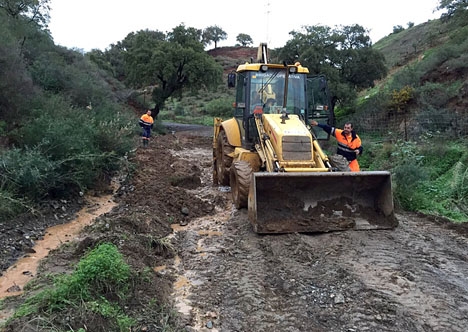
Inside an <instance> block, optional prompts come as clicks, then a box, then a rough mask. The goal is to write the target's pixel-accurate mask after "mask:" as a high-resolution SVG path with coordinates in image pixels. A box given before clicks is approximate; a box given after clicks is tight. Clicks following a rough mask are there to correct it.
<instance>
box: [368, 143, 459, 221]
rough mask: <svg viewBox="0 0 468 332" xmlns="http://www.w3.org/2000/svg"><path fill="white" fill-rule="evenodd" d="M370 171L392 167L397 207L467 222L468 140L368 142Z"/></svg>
mask: <svg viewBox="0 0 468 332" xmlns="http://www.w3.org/2000/svg"><path fill="white" fill-rule="evenodd" d="M364 144H365V146H366V147H367V149H366V152H365V154H364V155H363V156H362V158H361V159H360V163H361V165H362V167H363V168H365V169H368V170H382V169H387V170H391V172H392V177H393V192H394V199H395V203H396V204H397V207H399V208H400V209H404V210H408V211H419V212H423V213H427V214H431V215H438V216H443V217H446V218H449V219H452V220H454V221H458V222H464V221H467V216H468V209H467V208H466V207H467V206H468V142H466V141H453V142H450V143H447V142H444V141H440V140H439V141H436V140H426V141H425V142H414V141H404V140H399V141H396V142H395V143H390V142H387V143H372V142H365V143H364Z"/></svg>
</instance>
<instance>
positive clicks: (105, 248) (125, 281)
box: [14, 243, 135, 332]
mask: <svg viewBox="0 0 468 332" xmlns="http://www.w3.org/2000/svg"><path fill="white" fill-rule="evenodd" d="M130 278H131V270H130V267H129V266H128V265H127V264H126V263H125V262H124V260H123V257H122V256H121V254H120V253H119V252H118V250H117V248H116V247H115V246H114V245H112V244H107V243H104V244H101V245H100V246H98V247H97V248H95V249H94V250H92V251H91V252H89V253H88V254H87V255H86V256H85V257H84V258H83V259H82V260H81V261H80V262H79V264H78V266H77V267H76V269H75V271H74V272H73V273H72V274H71V275H64V276H61V277H58V278H57V279H56V280H55V283H54V286H53V288H50V289H46V290H44V291H41V292H39V293H38V294H36V295H34V296H32V297H30V298H29V299H28V300H27V301H26V302H25V303H24V304H23V305H22V306H21V307H20V308H19V309H18V310H17V312H16V313H15V316H14V317H15V318H21V317H25V316H29V317H36V318H37V317H38V316H40V317H42V320H43V321H44V322H47V325H49V326H53V325H55V326H58V325H61V324H60V322H54V313H55V312H57V311H67V312H68V313H69V314H70V315H73V316H75V315H76V317H83V318H85V320H84V321H81V322H76V323H75V322H70V323H71V324H73V325H78V326H74V327H73V328H74V329H75V330H76V329H78V328H84V327H86V325H87V323H88V322H87V321H86V320H87V319H90V318H89V317H94V316H98V317H99V316H100V317H102V318H103V319H105V321H106V324H107V328H108V330H109V331H122V332H123V331H128V330H129V329H130V328H131V327H132V326H133V325H134V324H135V321H134V320H133V319H131V318H130V317H129V316H128V315H126V314H125V312H124V308H123V307H122V306H119V305H118V304H117V303H118V302H121V303H124V301H125V299H127V298H128V297H129V296H130V294H131V293H130V288H129V287H130V282H129V281H130ZM116 300H117V301H116ZM93 319H98V318H97V317H94V318H93Z"/></svg>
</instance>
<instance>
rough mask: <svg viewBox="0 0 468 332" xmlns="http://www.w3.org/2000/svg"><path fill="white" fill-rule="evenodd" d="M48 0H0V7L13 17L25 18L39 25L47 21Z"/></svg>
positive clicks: (43, 24) (45, 23)
mask: <svg viewBox="0 0 468 332" xmlns="http://www.w3.org/2000/svg"><path fill="white" fill-rule="evenodd" d="M49 1H50V0H0V9H2V10H4V11H5V12H6V13H7V14H8V15H9V16H11V17H14V18H20V17H23V18H27V19H29V20H30V21H33V22H35V23H37V24H38V25H39V26H42V27H47V25H48V23H49V19H50V16H49V11H50V6H49Z"/></svg>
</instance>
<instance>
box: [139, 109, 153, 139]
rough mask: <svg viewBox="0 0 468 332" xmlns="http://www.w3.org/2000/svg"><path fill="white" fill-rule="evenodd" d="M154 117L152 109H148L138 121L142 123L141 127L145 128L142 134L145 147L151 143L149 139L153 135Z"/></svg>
mask: <svg viewBox="0 0 468 332" xmlns="http://www.w3.org/2000/svg"><path fill="white" fill-rule="evenodd" d="M153 123H154V120H153V117H152V116H151V110H148V111H146V113H145V114H143V115H142V116H141V118H140V120H139V121H138V124H139V125H140V127H141V128H143V134H142V142H143V147H147V146H148V143H149V139H150V137H151V129H152V128H153Z"/></svg>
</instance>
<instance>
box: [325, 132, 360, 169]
mask: <svg viewBox="0 0 468 332" xmlns="http://www.w3.org/2000/svg"><path fill="white" fill-rule="evenodd" d="M331 134H332V135H333V136H335V138H336V140H337V142H338V148H337V153H338V154H339V155H342V156H343V157H345V158H346V160H348V161H349V168H350V169H351V171H352V172H359V171H360V168H359V163H358V161H357V156H356V152H355V151H356V150H359V151H360V153H361V152H362V147H361V139H360V138H359V136H358V135H357V134H356V133H355V132H354V131H352V132H351V134H348V135H345V134H344V132H343V130H342V129H336V128H332V130H331Z"/></svg>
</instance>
